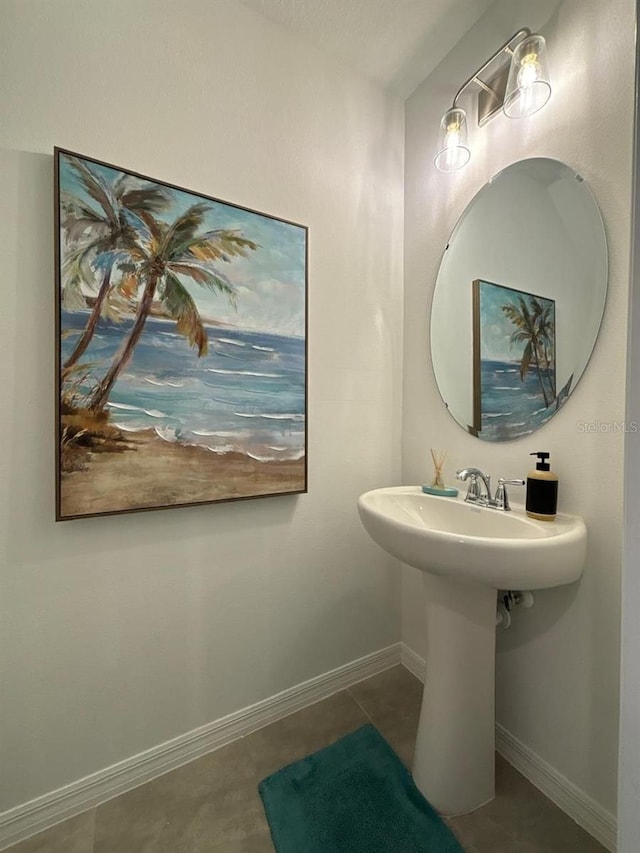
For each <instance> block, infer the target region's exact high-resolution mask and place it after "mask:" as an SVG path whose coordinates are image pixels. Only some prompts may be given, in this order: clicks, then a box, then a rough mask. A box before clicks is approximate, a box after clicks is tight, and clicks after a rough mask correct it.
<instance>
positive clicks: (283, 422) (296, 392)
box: [61, 312, 306, 461]
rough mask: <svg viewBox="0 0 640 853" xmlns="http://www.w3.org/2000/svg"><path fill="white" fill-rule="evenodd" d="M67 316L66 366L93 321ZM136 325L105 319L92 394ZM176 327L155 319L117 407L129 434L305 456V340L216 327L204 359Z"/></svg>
mask: <svg viewBox="0 0 640 853" xmlns="http://www.w3.org/2000/svg"><path fill="white" fill-rule="evenodd" d="M86 319H87V315H86V314H85V313H84V312H73V313H70V312H63V315H62V324H63V328H64V329H65V335H64V337H63V339H62V343H61V346H62V360H63V361H64V359H65V358H66V357H67V355H68V354H69V353H70V352H71V351H72V350H73V347H74V344H75V342H76V340H77V336H78V335H79V334H80V333H81V332H82V329H83V328H84V326H85V324H86ZM130 328H131V321H128V322H123V323H119V324H115V323H112V322H109V321H106V320H103V321H101V322H100V325H99V328H98V329H97V331H96V334H95V335H94V336H93V338H92V340H91V344H90V346H89V347H88V349H87V351H86V352H85V354H84V357H83V362H85V363H86V364H87V366H88V374H87V376H86V378H85V379H83V381H82V383H81V384H80V388H79V390H80V392H82V393H88V392H89V391H90V389H91V387H92V386H93V385H94V384H95V383H96V382H97V381H98V380H99V379H100V378H101V376H102V375H103V374H104V372H105V370H106V368H107V367H108V365H109V364H110V363H111V361H112V359H113V357H114V355H115V354H116V352H117V351H118V348H119V347H120V345H121V344H122V341H123V339H124V337H125V335H126V334H127V332H128V331H129V330H130ZM173 329H174V323H173V322H171V321H168V320H163V319H159V318H149V319H148V320H147V323H146V326H145V329H144V332H143V334H142V337H141V338H140V341H139V343H138V345H137V347H136V349H135V352H134V355H133V358H132V359H131V361H130V362H129V364H128V365H127V366H126V368H125V370H124V372H123V373H122V375H121V376H120V377H119V379H118V381H117V383H116V385H115V386H114V388H113V391H112V392H111V394H110V397H109V402H108V404H107V407H108V409H109V413H110V422H111V423H112V424H113V425H114V426H117V427H118V428H120V429H121V430H122V431H123V432H125V433H135V432H139V431H143V430H153V431H154V432H155V433H156V435H158V436H159V437H160V438H161V439H163V440H164V441H168V442H171V443H176V444H185V445H196V446H199V447H202V448H203V449H206V450H208V451H210V452H212V453H216V454H226V453H234V452H235V453H243V454H246V455H248V456H250V457H252V458H254V459H257V460H259V461H272V460H287V459H300V458H302V457H303V455H304V448H305V429H306V423H305V410H304V405H305V344H304V340H303V339H301V338H295V337H286V336H281V335H274V334H269V333H265V332H254V331H246V330H241V329H236V328H227V327H221V326H209V327H208V328H207V333H208V339H209V347H208V354H207V355H205V356H202V357H200V358H199V357H198V355H197V354H196V353H195V352H194V351H193V350H192V349H190V348H189V346H188V344H187V343H186V341H185V339H184V337H183V336H182V335H179V334H177V333H176V332H175V331H173Z"/></svg>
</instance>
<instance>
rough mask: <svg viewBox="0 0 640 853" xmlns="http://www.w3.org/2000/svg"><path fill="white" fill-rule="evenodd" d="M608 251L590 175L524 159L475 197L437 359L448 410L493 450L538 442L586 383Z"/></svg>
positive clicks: (446, 299)
mask: <svg viewBox="0 0 640 853" xmlns="http://www.w3.org/2000/svg"><path fill="white" fill-rule="evenodd" d="M606 291H607V244H606V237H605V232H604V225H603V222H602V217H601V215H600V211H599V210H598V206H597V204H596V202H595V199H594V197H593V195H592V193H591V191H590V189H589V187H588V186H587V184H586V183H585V181H584V180H583V179H582V177H581V176H580V175H578V174H576V173H575V172H574V171H573V170H572V169H570V168H569V167H568V166H566V165H565V164H564V163H560V162H558V161H557V160H549V159H545V158H534V159H531V160H522V161H520V162H518V163H514V164H513V165H511V166H508V167H507V168H506V169H504V170H503V171H502V172H499V173H498V174H497V175H496V176H495V177H494V178H492V180H491V181H490V182H489V183H488V184H486V185H485V186H484V187H483V188H482V189H481V190H480V191H479V192H478V193H477V195H476V196H475V197H474V198H473V199H472V200H471V202H470V204H469V206H468V207H467V208H466V210H465V211H464V213H463V214H462V216H461V217H460V219H459V220H458V223H457V225H456V227H455V228H454V231H453V234H452V235H451V238H450V240H449V243H448V244H447V247H446V249H445V251H444V255H443V257H442V262H441V264H440V269H439V271H438V277H437V280H436V286H435V290H434V294H433V303H432V307H431V357H432V361H433V369H434V373H435V377H436V382H437V384H438V388H439V390H440V394H441V396H442V399H443V400H444V402H445V405H446V406H447V408H448V410H449V412H450V413H451V414H452V416H453V417H454V418H455V420H456V421H457V422H458V423H459V424H460V425H461V426H462V427H464V429H466V430H468V431H469V432H470V433H472V435H476V436H478V438H481V439H484V440H485V441H508V440H510V439H514V438H520V437H521V436H525V435H529V434H530V433H532V432H534V431H535V430H536V429H538V428H539V427H541V426H542V425H543V424H544V423H546V422H547V421H548V420H549V419H550V418H551V417H553V415H554V414H555V413H556V412H557V411H558V410H559V409H560V408H561V406H562V405H563V403H564V402H565V400H566V399H567V397H568V396H569V395H570V394H571V392H572V391H573V389H574V388H575V387H576V385H577V383H578V380H579V379H580V377H581V376H582V374H583V372H584V370H585V367H586V366H587V362H588V361H589V357H590V355H591V351H592V350H593V347H594V344H595V342H596V338H597V336H598V329H599V327H600V322H601V320H602V314H603V311H604V303H605V298H606Z"/></svg>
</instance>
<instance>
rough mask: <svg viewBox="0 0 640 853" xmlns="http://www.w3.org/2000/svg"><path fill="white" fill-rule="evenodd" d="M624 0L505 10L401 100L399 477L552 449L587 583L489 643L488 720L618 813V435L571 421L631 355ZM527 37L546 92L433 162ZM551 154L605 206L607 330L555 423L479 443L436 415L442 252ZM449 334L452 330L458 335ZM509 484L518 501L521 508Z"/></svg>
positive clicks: (617, 376)
mask: <svg viewBox="0 0 640 853" xmlns="http://www.w3.org/2000/svg"><path fill="white" fill-rule="evenodd" d="M634 21H635V18H634V4H633V2H632V0H611V2H608V3H601V2H600V1H599V0H553V1H552V0H549V2H541V3H537V4H535V5H534V4H531V3H525V2H520V0H518V2H513V0H498V2H496V3H495V4H494V5H493V7H491V9H490V10H489V11H488V12H487V13H486V14H485V16H484V17H483V18H482V19H480V21H479V22H478V24H477V25H476V26H475V27H473V28H472V30H470V32H469V33H467V35H466V36H465V37H464V38H463V39H462V41H461V42H460V43H459V45H458V46H456V48H455V49H454V50H453V51H452V52H451V53H450V54H449V55H448V57H447V58H446V59H445V60H444V61H443V63H442V64H441V65H440V66H439V67H438V68H437V69H436V70H435V71H434V72H433V74H432V75H431V76H430V77H429V78H427V80H426V81H425V82H424V83H423V84H422V85H421V86H420V87H419V88H418V89H417V90H416V92H415V93H414V94H413V96H412V97H411V98H410V99H409V101H408V102H407V107H406V112H407V115H406V153H405V157H406V179H405V347H404V405H403V413H404V415H403V479H404V481H405V482H408V483H419V482H424V481H425V480H426V478H427V477H429V476H430V474H431V466H430V463H429V447H437V448H447V449H448V464H447V471H446V474H447V480H448V481H451V480H452V479H453V478H454V472H455V469H456V468H458V467H462V466H464V465H476V466H478V467H480V468H482V469H483V470H485V471H487V472H488V473H490V474H493V475H494V476H501V475H502V476H508V477H515V476H523V475H524V474H525V472H526V471H527V469H528V468H530V467H531V465H530V458H529V456H528V454H529V452H530V451H534V450H539V449H540V450H548V451H550V452H551V454H552V462H553V468H554V470H555V471H556V472H557V473H558V474H559V476H560V509H561V510H564V511H568V512H576V513H579V514H581V515H583V516H584V518H585V519H586V522H587V525H588V529H589V548H588V559H587V565H586V567H585V572H584V577H583V578H582V580H581V581H580V582H579V583H578V584H575V585H573V586H571V587H568V588H562V589H557V590H549V591H542V592H540V593H537V594H536V606H535V608H534V609H533V610H531V611H518V612H517V613H516V615H515V618H514V621H513V626H512V628H511V629H510V631H508V632H505V633H499V634H498V655H497V689H496V692H497V697H496V698H497V717H498V721H499V722H500V723H501V724H502V725H503V726H505V727H506V729H507V730H509V731H510V732H511V733H512V734H513V735H514V736H515V737H516V738H518V739H519V740H520V741H522V742H523V743H524V744H525V745H526V746H528V747H529V748H530V749H531V750H533V751H534V752H535V753H537V754H538V755H539V756H540V757H541V758H543V759H544V760H546V761H547V762H549V763H550V764H551V765H552V766H553V767H555V768H556V769H557V770H558V771H559V772H560V773H562V774H564V776H566V777H567V778H568V779H569V780H570V781H571V782H572V783H573V784H574V785H577V786H578V787H579V788H580V789H582V791H583V792H585V793H586V794H588V795H589V796H591V797H592V798H594V799H595V800H596V802H597V803H598V804H599V806H600V807H601V808H602V809H604V810H608V811H609V812H611V813H615V808H616V767H617V736H618V723H617V717H618V673H619V627H620V574H621V543H622V525H623V434H622V433H621V432H606V433H585V432H581V431H580V430H579V428H578V424H579V422H580V421H585V422H594V421H602V422H614V421H619V422H621V421H623V419H624V417H625V346H626V334H627V301H628V293H629V281H628V257H629V229H630V194H631V139H632V119H633V91H634V74H633V66H634V43H633V40H634ZM521 26H529V27H530V28H531V29H533V30H534V31H536V30H538V31H541V32H542V34H543V35H545V36H546V37H547V44H548V51H549V61H550V66H551V73H552V75H553V96H552V99H551V101H550V102H549V103H548V104H547V106H546V107H545V108H544V110H542V111H541V112H540V113H538V114H537V115H535V116H533V117H531V118H529V119H524V120H522V121H510V120H509V119H507V118H505V117H503V116H499V117H497V118H495V119H494V120H493V121H492V122H491V123H490V124H488V125H487V126H486V127H485V128H483V129H478V128H475V126H474V123H473V122H472V123H471V127H470V145H471V149H472V159H471V162H470V163H469V165H468V166H467V168H466V169H464V170H462V171H461V172H459V173H454V174H452V175H444V174H441V173H439V172H437V171H436V170H435V168H434V167H433V161H432V158H433V154H434V151H435V146H436V133H437V128H438V122H439V119H440V116H441V115H442V113H443V112H444V110H445V109H446V108H447V107H448V106H449V105H450V102H451V99H452V97H453V95H454V94H455V91H456V89H457V88H458V86H459V85H461V84H462V83H463V82H464V80H465V79H466V78H467V77H468V76H469V75H470V74H471V73H473V71H474V70H475V68H477V67H478V66H480V65H481V64H482V62H483V61H484V60H485V59H486V58H487V57H488V56H489V55H490V54H491V53H492V52H493V50H495V49H496V48H497V47H498V46H499V45H500V44H501V43H502V42H503V41H506V40H507V38H509V36H510V35H511V34H512V33H513V32H515V31H516V30H517V29H518V28H519V27H521ZM534 156H540V157H552V158H555V159H558V160H562V161H564V162H566V163H567V164H569V165H570V166H571V167H573V168H574V169H576V170H577V171H579V172H580V173H581V174H582V175H583V176H584V178H585V179H586V181H587V182H588V183H589V186H590V187H591V190H592V191H593V193H594V195H595V197H596V199H597V201H598V204H599V206H600V208H601V211H602V214H603V218H604V222H605V228H606V231H607V238H608V245H609V251H610V255H609V292H608V298H607V305H606V310H605V316H604V321H603V325H602V329H601V332H600V337H599V339H598V343H597V346H596V348H595V352H594V354H593V357H592V359H591V362H590V364H589V366H588V368H587V371H586V373H585V375H584V377H583V378H582V380H581V382H580V384H579V385H578V387H577V389H576V390H575V392H574V393H573V395H572V396H571V398H570V400H569V401H568V402H567V404H566V406H565V408H564V409H563V410H562V412H561V413H560V414H559V415H558V416H556V417H555V418H554V419H552V420H551V421H550V422H549V423H548V424H546V425H545V426H544V427H543V428H542V429H541V430H540V431H539V432H537V433H536V434H535V436H532V437H530V438H528V439H521V440H517V441H514V442H509V443H506V444H491V443H486V442H480V441H478V440H477V439H474V438H473V437H472V436H470V435H468V434H467V433H465V432H464V431H463V430H462V429H461V428H460V427H459V426H457V425H456V424H455V423H454V421H453V420H452V419H451V418H450V417H449V416H448V414H447V412H446V411H445V410H444V407H443V404H442V401H441V398H440V395H439V393H438V390H437V387H436V385H435V380H434V376H433V372H432V369H431V359H430V343H429V311H430V305H431V298H432V292H433V286H434V282H435V279H436V273H437V270H438V266H439V263H440V259H441V255H442V251H443V249H444V246H445V244H446V243H447V239H448V237H449V234H450V233H451V231H452V229H453V227H454V225H455V222H456V220H457V218H458V217H459V215H460V214H461V213H462V211H463V210H464V208H465V207H466V205H467V204H468V202H469V201H470V200H471V198H472V197H473V196H474V194H475V193H476V192H477V190H478V189H479V188H480V187H481V186H482V185H483V184H484V183H485V182H486V181H487V180H488V179H489V178H490V177H491V176H492V175H493V174H495V173H496V172H498V171H500V170H501V169H503V168H504V167H505V166H507V165H508V164H509V163H512V162H514V161H516V160H520V159H522V158H525V157H534ZM451 334H452V335H455V334H459V332H457V330H456V329H451ZM516 495H517V492H516V490H515V489H514V491H513V492H512V496H513V497H514V499H517V498H516ZM402 601H403V639H404V641H405V642H407V643H408V644H409V646H411V647H412V648H414V649H415V650H416V651H417V652H419V653H420V654H421V655H424V652H425V650H424V645H423V630H422V623H423V619H424V615H423V607H422V585H421V583H420V579H419V577H418V573H417V572H415V571H414V570H412V569H408V568H406V569H405V570H404V573H403V594H402Z"/></svg>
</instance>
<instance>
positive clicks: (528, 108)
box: [503, 35, 551, 118]
mask: <svg viewBox="0 0 640 853" xmlns="http://www.w3.org/2000/svg"><path fill="white" fill-rule="evenodd" d="M550 95H551V84H550V83H549V72H548V70H547V65H546V44H545V40H544V38H543V37H542V36H539V35H531V36H528V37H527V38H525V39H524V40H523V41H522V42H521V43H520V44H519V45H518V46H517V47H516V49H515V50H514V52H513V57H512V60H511V68H510V70H509V80H508V81H507V89H506V92H505V97H504V104H503V110H504V112H505V114H506V115H507V116H509V118H524V117H525V116H530V115H533V113H535V112H537V111H538V110H539V109H540V108H541V107H543V106H544V105H545V104H546V103H547V101H548V100H549V97H550Z"/></svg>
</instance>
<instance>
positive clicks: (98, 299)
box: [61, 156, 169, 372]
mask: <svg viewBox="0 0 640 853" xmlns="http://www.w3.org/2000/svg"><path fill="white" fill-rule="evenodd" d="M67 162H68V163H69V165H70V166H71V168H72V169H73V171H74V172H75V175H76V177H77V179H78V180H79V182H80V185H81V186H82V188H83V189H84V191H85V192H86V193H87V195H88V196H89V197H90V198H91V199H92V200H93V201H94V202H95V204H96V206H97V208H98V209H97V210H96V209H94V207H93V206H92V205H90V204H88V203H85V202H83V201H82V200H81V199H79V198H78V197H77V196H75V195H73V194H70V193H67V194H65V195H64V196H63V197H62V198H61V207H62V210H63V213H64V219H63V222H62V227H63V229H64V231H65V236H66V245H67V249H68V251H67V254H66V257H65V259H64V263H63V266H62V271H63V286H64V290H63V304H64V306H65V307H66V308H68V309H70V310H76V309H78V308H86V307H87V302H86V299H85V297H84V293H83V285H87V284H88V283H89V282H90V281H91V280H92V279H93V278H94V276H93V273H94V272H97V273H98V274H99V275H100V276H101V278H100V284H99V286H98V287H97V292H96V296H95V301H94V302H93V306H92V309H91V313H90V314H89V319H88V320H87V324H86V326H85V328H84V331H83V332H82V334H81V335H80V337H79V338H78V340H77V342H76V345H75V347H74V348H73V351H72V353H71V354H70V355H69V357H68V358H67V360H66V361H65V363H64V365H63V370H64V371H67V372H68V371H69V370H70V369H71V368H73V367H74V365H75V364H77V362H78V361H79V359H80V358H81V357H82V355H83V354H84V352H85V350H86V349H87V347H88V346H89V343H90V342H91V339H92V337H93V335H94V333H95V330H96V326H97V324H98V320H99V319H100V317H101V316H102V315H104V314H109V315H110V316H111V317H112V318H118V314H117V312H116V311H115V309H114V308H111V309H110V303H109V297H110V295H111V293H112V291H113V279H114V258H115V255H114V254H113V253H114V252H116V251H120V252H122V251H123V250H124V251H127V250H128V249H131V248H135V247H136V245H137V238H138V229H139V226H140V219H139V217H140V215H142V214H155V213H160V212H161V211H163V210H164V209H165V208H166V207H167V206H168V203H169V196H168V194H167V192H166V190H165V189H163V188H162V187H159V186H157V185H155V184H146V185H142V186H141V185H140V182H139V181H137V180H136V179H132V177H131V176H130V175H126V174H120V175H119V176H118V178H117V179H116V180H115V181H114V182H113V184H110V183H109V182H108V181H107V180H105V179H104V178H103V177H102V176H101V175H100V174H99V173H98V172H97V171H94V170H92V169H91V168H90V167H89V166H88V165H87V164H86V163H84V162H83V161H82V160H80V159H78V158H77V157H71V156H67ZM131 286H132V282H131V279H128V278H127V277H123V278H120V279H119V282H118V288H119V290H120V292H121V293H122V294H123V295H124V296H125V297H126V296H127V295H129V296H130V295H131ZM127 287H128V288H129V290H127Z"/></svg>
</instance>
